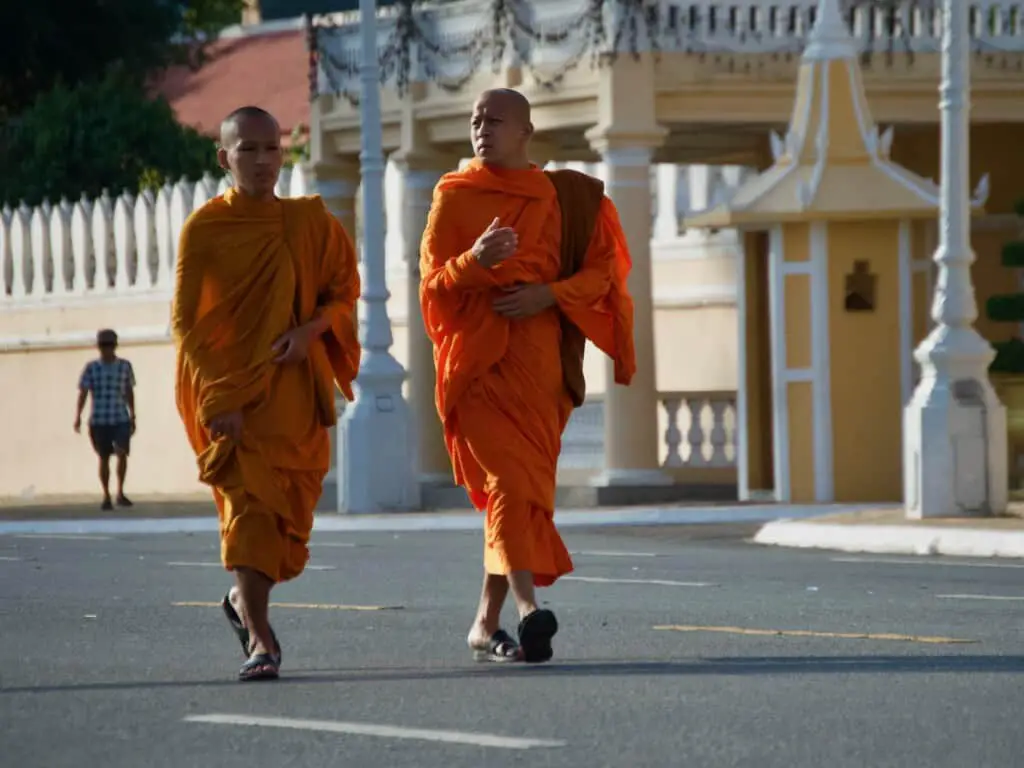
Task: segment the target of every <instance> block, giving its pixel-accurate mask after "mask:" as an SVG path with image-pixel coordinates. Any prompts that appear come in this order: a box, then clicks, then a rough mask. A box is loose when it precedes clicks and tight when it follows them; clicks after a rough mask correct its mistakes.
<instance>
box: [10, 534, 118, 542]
mask: <svg viewBox="0 0 1024 768" xmlns="http://www.w3.org/2000/svg"><path fill="white" fill-rule="evenodd" d="M14 538H16V539H62V540H67V541H110V539H111V538H113V537H112V536H80V535H78V534H70V533H19V534H17V535H15V537H14Z"/></svg>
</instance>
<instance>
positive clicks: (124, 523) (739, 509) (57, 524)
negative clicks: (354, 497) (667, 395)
mask: <svg viewBox="0 0 1024 768" xmlns="http://www.w3.org/2000/svg"><path fill="white" fill-rule="evenodd" d="M888 507H892V508H893V509H895V508H897V507H896V506H895V505H878V504H870V505H868V504H802V505H793V506H788V505H787V506H782V505H779V504H744V505H741V506H736V507H727V506H707V507H689V506H686V507H679V506H677V507H653V506H652V507H620V508H602V509H569V510H559V511H558V513H557V515H556V520H557V522H558V526H559V528H573V527H577V528H578V527H593V528H598V527H605V526H617V525H626V526H629V525H632V526H648V525H706V524H708V523H764V522H768V521H770V520H779V519H782V518H786V519H794V518H808V517H820V516H822V515H828V514H839V513H844V512H857V511H860V510H865V509H881V508H888ZM483 524H484V516H483V515H482V514H480V513H478V512H466V513H454V514H452V513H431V512H414V513H408V514H406V513H391V514H381V515H339V514H336V513H330V512H318V513H317V515H316V517H315V519H314V522H313V530H314V532H316V531H323V532H334V533H339V532H356V531H388V532H399V531H409V532H411V531H479V530H482V529H483ZM218 530H219V523H218V522H217V518H216V516H215V515H214V514H212V512H211V514H210V515H209V516H208V517H181V518H156V519H153V518H150V519H137V518H136V519H127V520H113V519H105V520H17V521H5V522H0V535H4V534H24V533H34V534H53V533H58V534H62V533H74V534H78V533H85V534H91V533H117V534H123V533H138V534H151V533H216V532H217V531H218ZM314 535H315V533H314Z"/></svg>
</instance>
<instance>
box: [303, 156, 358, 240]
mask: <svg viewBox="0 0 1024 768" xmlns="http://www.w3.org/2000/svg"><path fill="white" fill-rule="evenodd" d="M312 171H313V175H314V176H315V178H316V193H317V194H319V195H320V197H321V198H323V201H324V204H325V205H326V206H327V210H329V211H330V212H331V213H332V214H334V216H335V218H337V219H338V221H340V222H341V225H342V226H343V227H344V228H345V231H346V232H348V235H349V237H351V238H352V241H353V242H355V241H356V193H357V192H358V191H359V167H358V166H357V165H355V164H354V163H349V162H346V161H344V160H342V159H340V158H339V159H337V160H325V161H322V162H319V163H317V164H316V165H314V166H313V168H312Z"/></svg>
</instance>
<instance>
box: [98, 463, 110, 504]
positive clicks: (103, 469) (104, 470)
mask: <svg viewBox="0 0 1024 768" xmlns="http://www.w3.org/2000/svg"><path fill="white" fill-rule="evenodd" d="M100 485H102V486H103V500H104V501H110V457H109V456H100Z"/></svg>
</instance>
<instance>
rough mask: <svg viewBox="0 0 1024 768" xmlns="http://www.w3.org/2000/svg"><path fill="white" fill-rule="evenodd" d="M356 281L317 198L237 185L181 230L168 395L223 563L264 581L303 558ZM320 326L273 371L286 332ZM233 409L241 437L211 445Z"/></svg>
mask: <svg viewBox="0 0 1024 768" xmlns="http://www.w3.org/2000/svg"><path fill="white" fill-rule="evenodd" d="M359 290H360V283H359V274H358V271H357V266H356V257H355V250H354V248H353V245H352V241H351V239H350V238H349V235H348V234H347V233H346V232H345V230H344V229H343V227H342V226H341V224H340V223H339V222H338V221H337V219H335V218H334V217H333V216H332V215H331V214H330V213H329V212H328V211H327V209H326V207H325V206H324V204H323V201H322V200H321V199H320V198H319V197H317V196H313V197H305V198H293V199H284V200H274V201H271V202H265V201H259V200H256V199H254V198H251V197H248V196H246V195H244V194H243V193H240V192H238V191H237V190H235V189H230V190H228V191H227V193H225V194H224V195H223V196H222V197H217V198H215V199H213V200H211V201H209V202H208V203H207V204H206V205H204V206H203V207H201V208H199V209H198V210H196V211H195V212H194V213H193V214H192V215H191V216H190V217H189V219H188V220H187V221H186V222H185V226H184V227H183V228H182V232H181V239H180V243H179V251H178V264H177V276H176V286H175V294H174V303H173V309H172V321H171V327H172V335H173V337H174V341H175V345H176V347H177V368H176V377H177V378H176V386H175V396H176V400H177V406H178V412H179V413H180V414H181V418H182V421H183V422H184V425H185V431H186V433H187V435H188V439H189V442H190V443H191V445H192V448H193V450H194V451H195V453H196V457H197V461H198V465H199V479H200V481H201V482H203V483H206V484H207V485H209V486H211V488H212V490H213V496H214V500H215V501H216V504H217V511H218V515H219V519H220V534H221V559H222V561H223V563H224V566H225V568H227V569H228V570H234V569H235V568H239V567H244V568H252V569H254V570H257V571H260V572H261V573H263V574H265V575H266V576H268V577H269V578H270V579H272V580H273V581H274V582H281V581H286V580H288V579H293V578H295V577H296V576H298V575H299V574H300V573H301V572H302V571H303V569H304V568H305V566H306V562H307V561H308V559H309V551H308V549H307V544H308V542H309V535H310V532H311V530H312V527H313V509H314V507H315V506H316V503H317V501H318V500H319V498H320V495H321V491H322V486H323V479H324V476H325V475H326V474H327V470H328V467H329V464H330V438H329V434H328V432H327V428H328V427H329V426H332V425H334V424H335V423H336V422H337V417H336V411H335V384H337V386H338V388H340V390H341V392H342V393H343V394H344V396H345V397H346V398H347V399H348V400H352V381H353V379H354V378H355V376H356V373H357V371H358V369H359V359H360V347H359V342H358V340H357V337H356V330H355V324H354V309H355V302H356V300H357V298H358V296H359ZM321 317H326V318H328V319H329V322H330V327H329V329H328V330H327V331H326V332H325V333H324V334H323V335H321V336H319V337H317V338H316V339H314V340H313V341H312V342H311V344H310V346H309V353H308V355H307V357H306V359H305V360H303V361H301V362H299V363H275V362H273V358H274V357H276V355H277V353H276V352H275V351H274V350H272V346H273V344H274V343H275V342H276V341H277V340H278V339H279V338H280V337H281V335H282V334H284V333H285V332H287V331H289V330H291V329H293V328H296V327H298V326H300V325H303V324H305V323H308V322H310V321H311V320H313V319H315V318H321ZM233 411H241V412H242V414H243V427H242V436H241V439H240V440H239V441H237V442H236V441H234V440H231V439H229V438H227V437H219V438H217V439H216V440H213V439H211V437H210V430H209V425H210V421H211V419H212V418H214V417H216V416H218V415H221V414H225V413H230V412H233Z"/></svg>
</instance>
